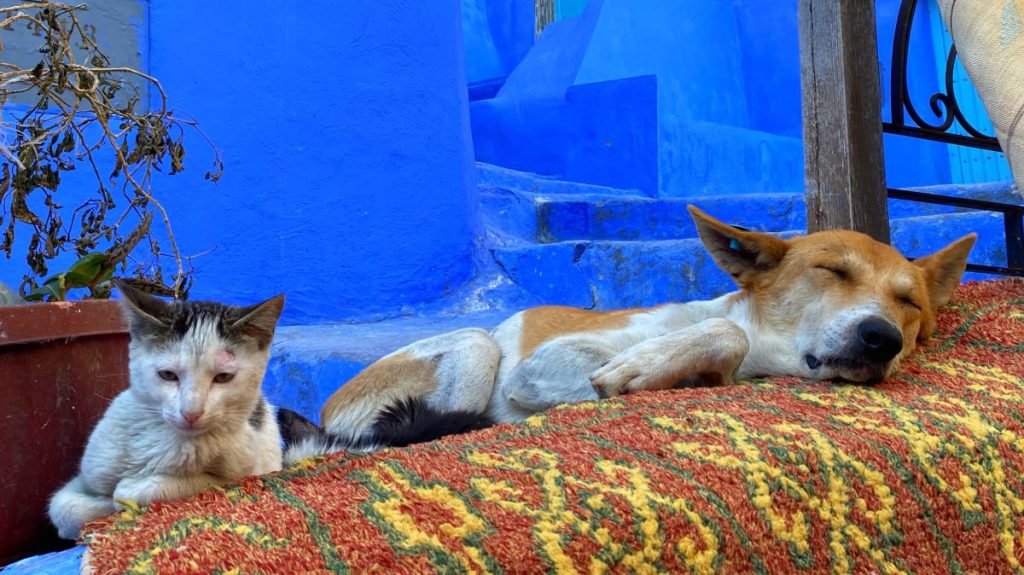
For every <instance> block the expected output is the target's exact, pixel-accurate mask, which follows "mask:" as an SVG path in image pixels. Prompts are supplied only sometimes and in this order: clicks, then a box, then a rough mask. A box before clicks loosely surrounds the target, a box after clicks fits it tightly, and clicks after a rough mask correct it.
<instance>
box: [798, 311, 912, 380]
mask: <svg viewBox="0 0 1024 575" xmlns="http://www.w3.org/2000/svg"><path fill="white" fill-rule="evenodd" d="M852 331H853V333H851V334H850V335H851V336H852V337H850V339H849V340H848V343H847V344H846V346H844V347H843V349H842V351H841V352H840V353H838V354H835V355H829V356H823V357H818V356H815V355H812V354H808V355H806V356H804V362H805V363H806V364H807V367H808V368H810V369H811V370H817V369H818V368H821V367H826V368H829V369H831V370H834V373H836V374H837V376H838V377H839V378H841V379H846V380H848V381H855V382H859V383H867V384H874V383H878V382H879V381H881V380H882V379H883V378H885V376H886V373H887V372H888V368H889V365H890V362H891V361H892V360H893V359H895V358H896V356H898V355H899V354H900V352H901V351H903V332H901V331H900V330H899V328H897V327H896V326H895V325H893V324H892V322H890V321H889V320H887V319H885V318H884V317H880V316H874V315H873V316H869V317H867V318H865V319H863V320H861V321H860V323H858V324H857V325H856V326H854V327H853V328H852Z"/></svg>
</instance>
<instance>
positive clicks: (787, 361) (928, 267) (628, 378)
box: [282, 207, 976, 461]
mask: <svg viewBox="0 0 1024 575" xmlns="http://www.w3.org/2000/svg"><path fill="white" fill-rule="evenodd" d="M690 213H691V214H692V216H693V218H694V220H695V222H696V224H697V230H698V232H699V234H700V238H701V240H702V241H703V243H704V245H705V247H706V248H707V249H708V251H709V252H710V253H711V256H712V257H713V258H714V260H715V262H716V263H717V264H718V266H719V267H721V268H722V269H723V270H725V271H726V272H727V273H729V274H730V275H731V276H732V277H733V279H734V280H735V281H736V283H737V284H738V285H739V287H740V290H739V291H736V292H733V293H730V294H727V295H724V296H722V297H719V298H717V299H714V300H711V301H699V302H690V303H677V304H666V305H660V306H656V307H652V308H641V309H627V310H620V311H608V312H595V311H587V310H582V309H575V308H569V307H558V306H545V307H537V308H532V309H528V310H526V311H523V312H520V313H517V314H515V315H513V316H512V317H510V318H509V319H508V320H506V321H504V322H503V323H501V324H500V325H498V327H496V328H495V329H494V330H493V331H491V332H490V333H488V332H486V331H484V330H481V329H463V330H459V331H455V332H452V333H447V334H444V335H439V336H436V337H431V338H428V339H424V340H421V341H418V342H415V343H413V344H411V345H408V346H406V347H404V348H402V349H399V350H398V351H396V352H394V353H392V354H390V355H388V356H386V357H384V358H382V359H380V360H379V361H377V362H376V363H374V364H372V365H370V366H369V367H367V368H366V369H365V370H364V371H363V372H361V373H360V374H359V375H358V376H356V377H355V378H354V379H352V380H351V381H350V382H348V383H347V384H345V385H344V386H342V387H341V388H340V389H338V390H337V391H336V392H335V393H334V395H333V396H331V397H330V399H329V400H328V401H327V403H326V404H325V405H324V407H323V411H322V418H321V421H322V430H319V436H318V437H317V438H314V437H310V436H309V435H308V434H306V435H305V437H307V438H308V439H309V440H308V441H297V440H299V439H302V438H303V437H302V436H303V434H301V433H300V434H298V435H299V436H297V437H293V440H295V441H293V446H292V449H290V450H289V451H290V454H289V456H288V460H289V461H294V460H296V459H298V458H301V457H303V456H306V455H310V454H315V453H323V452H327V451H335V450H339V449H345V448H353V447H355V448H359V447H362V448H368V449H373V448H376V447H380V446H384V445H405V444H408V443H414V442H417V441H424V440H429V439H433V438H436V437H439V436H441V435H446V434H449V433H457V432H460V431H465V430H469V429H475V428H479V427H483V426H486V425H489V424H490V423H492V422H514V421H519V420H521V419H523V418H525V417H527V416H529V415H531V414H533V413H536V412H539V411H543V410H546V409H548V408H551V407H553V406H556V405H558V404H561V403H572V402H580V401H587V400H596V399H599V398H603V397H612V396H617V395H621V394H625V393H632V392H637V391H647V390H660V389H667V388H671V387H675V386H680V385H692V384H695V383H700V384H720V385H727V384H732V383H734V382H735V381H736V380H737V379H744V378H748V377H753V376H772V375H791V376H799V377H806V378H812V379H838V380H845V381H849V382H856V383H864V384H873V383H877V382H879V381H881V380H883V379H884V378H885V377H887V376H888V375H890V374H891V373H893V371H894V370H896V369H897V367H898V365H899V363H900V361H901V360H902V359H904V358H905V357H907V356H908V355H910V354H911V353H912V352H913V351H914V349H915V347H916V346H917V344H918V343H919V342H921V341H924V340H925V339H927V338H928V336H929V335H930V334H931V332H932V330H933V329H934V327H935V312H936V310H937V309H938V308H939V307H940V306H942V305H944V304H945V303H946V302H947V301H948V300H949V298H950V296H951V294H952V293H953V291H954V289H955V288H956V286H957V284H959V282H960V279H961V277H962V275H963V272H964V268H965V266H966V261H967V255H968V253H969V252H970V250H971V248H972V247H973V245H974V242H975V239H976V236H975V235H974V234H971V235H968V236H965V237H963V238H961V239H959V240H957V241H955V242H953V243H952V244H950V245H949V246H947V247H946V248H944V249H943V250H941V251H939V252H937V253H935V254H933V255H930V256H928V257H924V258H920V259H918V260H915V261H913V262H911V261H909V260H907V259H906V258H905V257H903V256H902V255H900V254H899V253H898V252H897V251H896V250H895V249H893V248H891V247H889V246H887V245H885V244H882V243H880V242H877V241H875V240H873V239H871V238H869V237H868V236H866V235H864V234H860V233H856V232H851V231H827V232H819V233H814V234H811V235H808V236H804V237H798V238H794V239H791V240H783V239H779V238H777V237H775V236H772V235H769V234H764V233H758V232H751V231H745V230H741V229H739V228H736V227H733V226H730V225H727V224H724V223H722V222H720V221H718V220H715V219H714V218H712V217H710V216H708V215H707V214H705V213H704V212H702V211H700V210H698V209H697V208H694V207H690ZM282 424H283V426H285V427H287V426H288V425H289V421H283V422H282Z"/></svg>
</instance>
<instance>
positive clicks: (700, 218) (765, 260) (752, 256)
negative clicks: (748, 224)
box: [687, 206, 789, 287]
mask: <svg viewBox="0 0 1024 575" xmlns="http://www.w3.org/2000/svg"><path fill="white" fill-rule="evenodd" d="M687 209H689V210H690V215H691V216H693V221H694V223H696V224H697V233H698V234H700V239H701V241H702V242H704V247H706V248H707V249H708V251H709V252H711V257H712V258H714V260H715V263H716V264H718V267H720V268H722V269H723V270H725V272H726V273H728V274H729V275H731V276H732V277H733V279H734V280H736V283H738V284H739V285H740V286H741V287H750V285H751V283H752V282H753V280H754V279H755V278H756V277H757V276H758V275H759V274H762V273H764V272H766V271H769V270H771V269H773V268H775V266H777V265H779V262H781V261H782V258H783V256H785V255H786V251H787V250H789V244H787V243H786V242H785V241H784V240H780V239H779V238H777V237H775V236H772V235H769V234H763V233H760V232H751V231H746V230H741V229H739V228H736V227H733V226H730V225H729V224H725V223H722V222H720V221H718V220H716V219H715V218H712V217H711V216H709V215H707V214H705V213H704V212H702V211H700V210H699V209H697V208H696V207H694V206H688V207H687Z"/></svg>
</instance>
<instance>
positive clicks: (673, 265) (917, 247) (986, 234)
mask: <svg viewBox="0 0 1024 575" xmlns="http://www.w3.org/2000/svg"><path fill="white" fill-rule="evenodd" d="M708 209H709V210H711V211H712V212H714V211H715V210H714V208H713V206H708ZM737 220H738V221H736V222H735V223H737V224H740V225H745V222H744V220H743V219H742V218H737ZM972 231H973V232H977V233H978V235H979V241H978V245H977V246H976V247H975V248H974V252H973V253H972V255H971V261H972V262H974V263H979V264H989V265H1004V264H1005V261H1006V253H1005V251H1006V250H1005V244H1004V240H1003V238H1004V232H1003V220H1002V217H1001V216H999V215H997V214H989V213H983V212H964V213H954V214H944V215H932V216H918V217H913V218H903V219H898V220H894V221H893V222H892V236H893V243H894V245H895V246H896V247H897V248H899V249H900V250H901V251H902V252H903V253H905V254H907V255H909V256H919V255H925V254H927V253H931V252H933V251H935V250H937V249H939V248H941V247H942V246H944V245H946V244H947V243H949V242H950V241H952V240H954V239H956V238H958V237H960V236H962V235H965V234H967V233H970V232H972ZM795 233H797V232H789V233H788V234H786V235H792V234H795ZM492 253H493V255H494V257H495V259H496V260H497V261H498V263H499V264H500V265H501V266H502V268H503V269H504V270H505V271H506V273H508V275H509V277H510V278H511V279H512V281H513V282H515V283H516V284H517V285H519V286H520V287H521V288H523V289H524V290H526V291H527V292H529V293H531V294H533V295H534V296H536V297H537V298H538V299H540V300H542V301H544V302H546V303H550V304H562V305H572V306H579V307H585V308H593V309H616V308H623V307H637V306H650V305H657V304H660V303H665V302H669V301H690V300H697V299H708V298H711V297H715V296H717V295H721V294H722V293H725V292H727V291H729V290H732V289H734V287H733V286H734V284H733V283H732V280H731V279H730V278H729V277H728V276H727V275H726V274H725V273H723V272H722V271H720V270H719V269H718V268H717V266H715V264H714V262H713V261H712V260H711V258H710V257H709V256H708V254H707V251H706V250H705V249H704V247H703V245H702V244H701V243H700V240H697V239H692V238H691V239H677V240H658V241H610V240H599V241H574V242H558V243H552V244H528V245H518V246H507V247H501V248H496V249H494V250H492Z"/></svg>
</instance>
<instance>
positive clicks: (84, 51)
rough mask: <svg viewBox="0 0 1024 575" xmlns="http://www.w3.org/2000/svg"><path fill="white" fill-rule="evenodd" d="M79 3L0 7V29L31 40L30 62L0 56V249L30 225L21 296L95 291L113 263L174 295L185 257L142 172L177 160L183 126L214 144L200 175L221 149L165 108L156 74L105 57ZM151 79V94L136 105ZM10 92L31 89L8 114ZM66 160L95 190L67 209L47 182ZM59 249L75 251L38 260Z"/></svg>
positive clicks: (187, 274)
mask: <svg viewBox="0 0 1024 575" xmlns="http://www.w3.org/2000/svg"><path fill="white" fill-rule="evenodd" d="M84 9H85V5H76V6H70V5H66V4H61V3H57V2H31V3H22V4H20V5H16V6H9V7H0V16H2V17H3V20H2V21H0V30H7V31H10V30H13V29H14V27H15V26H27V27H28V29H29V30H30V31H31V32H32V33H33V34H34V35H35V36H36V37H39V38H40V39H41V40H42V45H41V47H40V49H39V54H40V60H39V62H38V63H37V64H35V66H34V67H32V68H23V67H21V66H19V65H16V64H12V63H9V62H0V111H3V112H4V116H3V118H4V122H3V125H2V129H3V132H2V134H0V136H2V137H0V156H2V157H0V229H2V236H0V251H3V252H4V253H5V254H6V256H7V258H8V259H10V258H11V257H12V255H13V254H14V252H15V250H16V244H15V233H16V232H17V233H19V234H24V233H26V232H27V233H29V234H30V237H29V240H28V243H27V253H26V254H25V256H26V261H27V263H28V267H29V273H28V274H26V275H25V276H24V281H23V283H22V285H21V288H20V291H21V293H22V295H23V297H25V298H26V299H29V300H37V301H38V300H43V299H46V300H59V299H63V298H64V297H65V296H66V295H67V292H68V290H70V289H73V288H84V289H87V290H88V296H87V297H106V296H108V295H109V293H110V288H109V280H110V278H111V277H112V276H113V275H114V273H115V272H116V271H117V270H120V271H119V272H117V273H118V275H127V276H129V278H130V281H131V282H132V283H135V284H136V285H138V286H139V287H142V288H143V289H147V290H148V291H151V292H154V293H160V294H164V295H172V296H176V297H182V298H184V297H186V296H187V294H188V290H189V287H190V286H191V283H192V273H191V272H192V270H191V264H190V258H188V257H184V256H182V254H181V253H180V251H179V249H178V245H177V243H176V242H175V237H174V231H173V229H172V227H171V222H170V220H169V219H168V216H167V211H166V210H165V209H164V207H163V206H162V205H161V204H160V202H159V201H157V199H156V198H155V197H154V196H153V193H152V181H153V176H154V174H155V172H160V171H162V170H164V169H167V170H168V171H169V173H170V174H176V173H178V172H180V171H182V170H183V169H184V163H183V162H184V158H185V146H184V134H185V131H186V128H190V129H192V130H194V131H195V132H196V133H197V134H199V135H200V136H201V137H202V138H203V140H204V141H205V142H206V144H207V145H209V146H210V147H211V149H213V154H214V165H213V166H212V168H211V169H210V171H208V172H207V173H206V179H207V180H212V181H213V182H216V181H217V180H218V179H219V178H220V175H221V170H222V168H223V164H222V162H221V157H220V154H219V152H218V151H217V150H216V148H214V146H213V144H212V143H211V142H210V141H209V139H208V138H207V137H206V135H205V134H203V132H202V131H201V130H199V128H198V125H197V124H196V122H195V120H193V119H191V118H183V117H181V116H176V115H175V114H174V113H173V112H172V111H171V110H170V109H169V108H168V107H167V95H166V93H165V92H164V89H163V87H162V86H161V85H160V82H159V81H157V79H156V78H153V77H151V76H149V75H147V74H145V73H143V72H140V71H138V70H134V69H132V68H128V67H120V66H114V65H112V64H111V62H110V60H109V59H108V58H107V56H106V55H104V53H103V52H102V51H101V50H100V48H99V46H98V45H97V42H96V30H95V29H94V28H93V27H91V26H89V25H85V24H83V23H81V22H80V20H79V17H78V16H79V12H80V11H81V10H84ZM0 33H2V32H0ZM2 51H3V46H2V45H0V55H2ZM151 88H152V89H153V92H152V93H153V94H154V96H158V102H156V105H154V106H150V108H151V109H148V110H146V109H142V110H140V109H139V108H142V107H144V106H145V104H144V102H145V99H144V98H143V97H142V96H143V95H144V94H145V92H144V90H150V89H151ZM15 94H25V95H27V96H30V99H31V101H32V104H30V105H28V106H27V109H25V110H24V112H21V111H20V110H19V111H18V113H17V114H15V115H14V118H13V119H8V118H9V116H10V114H8V112H7V109H10V108H12V106H9V105H8V104H9V101H8V100H9V98H10V97H12V96H14V95H15ZM76 168H85V169H88V170H90V171H91V172H92V174H93V175H94V176H95V182H96V185H97V188H96V191H95V193H93V194H90V195H89V196H88V198H87V199H86V200H84V201H82V202H81V203H80V205H78V206H77V207H75V208H74V209H73V210H70V211H68V210H67V209H65V207H64V206H62V205H61V202H62V201H64V200H62V199H61V198H62V197H64V196H66V194H59V193H58V188H60V186H61V183H62V176H63V175H64V174H65V173H66V172H68V171H70V170H74V169H76ZM90 181H92V179H91V178H90ZM76 203H77V202H76ZM154 219H156V220H158V221H159V222H160V223H161V224H162V225H163V227H164V233H163V234H162V235H163V236H164V237H165V239H164V240H163V241H161V240H160V239H158V237H157V235H156V234H154V233H152V232H151V226H152V224H153V222H154ZM20 241H21V242H24V238H23V237H22V238H21V240H20ZM136 247H139V249H138V250H136V249H135V248H136ZM147 248H148V249H147ZM19 251H20V250H19ZM67 252H73V253H76V254H77V255H78V256H79V258H80V259H79V260H78V261H77V263H75V264H74V265H73V266H72V267H71V268H70V269H68V270H66V271H64V272H62V273H58V274H52V275H51V274H50V270H49V268H48V265H47V264H48V262H51V261H52V260H53V259H54V258H56V257H58V256H60V255H61V254H63V253H67ZM138 252H145V255H143V256H141V257H140V256H139V254H138ZM168 261H173V265H174V266H175V271H174V274H173V276H171V277H169V278H168V277H166V276H165V274H164V271H163V266H162V265H161V264H162V263H166V262H168Z"/></svg>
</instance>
